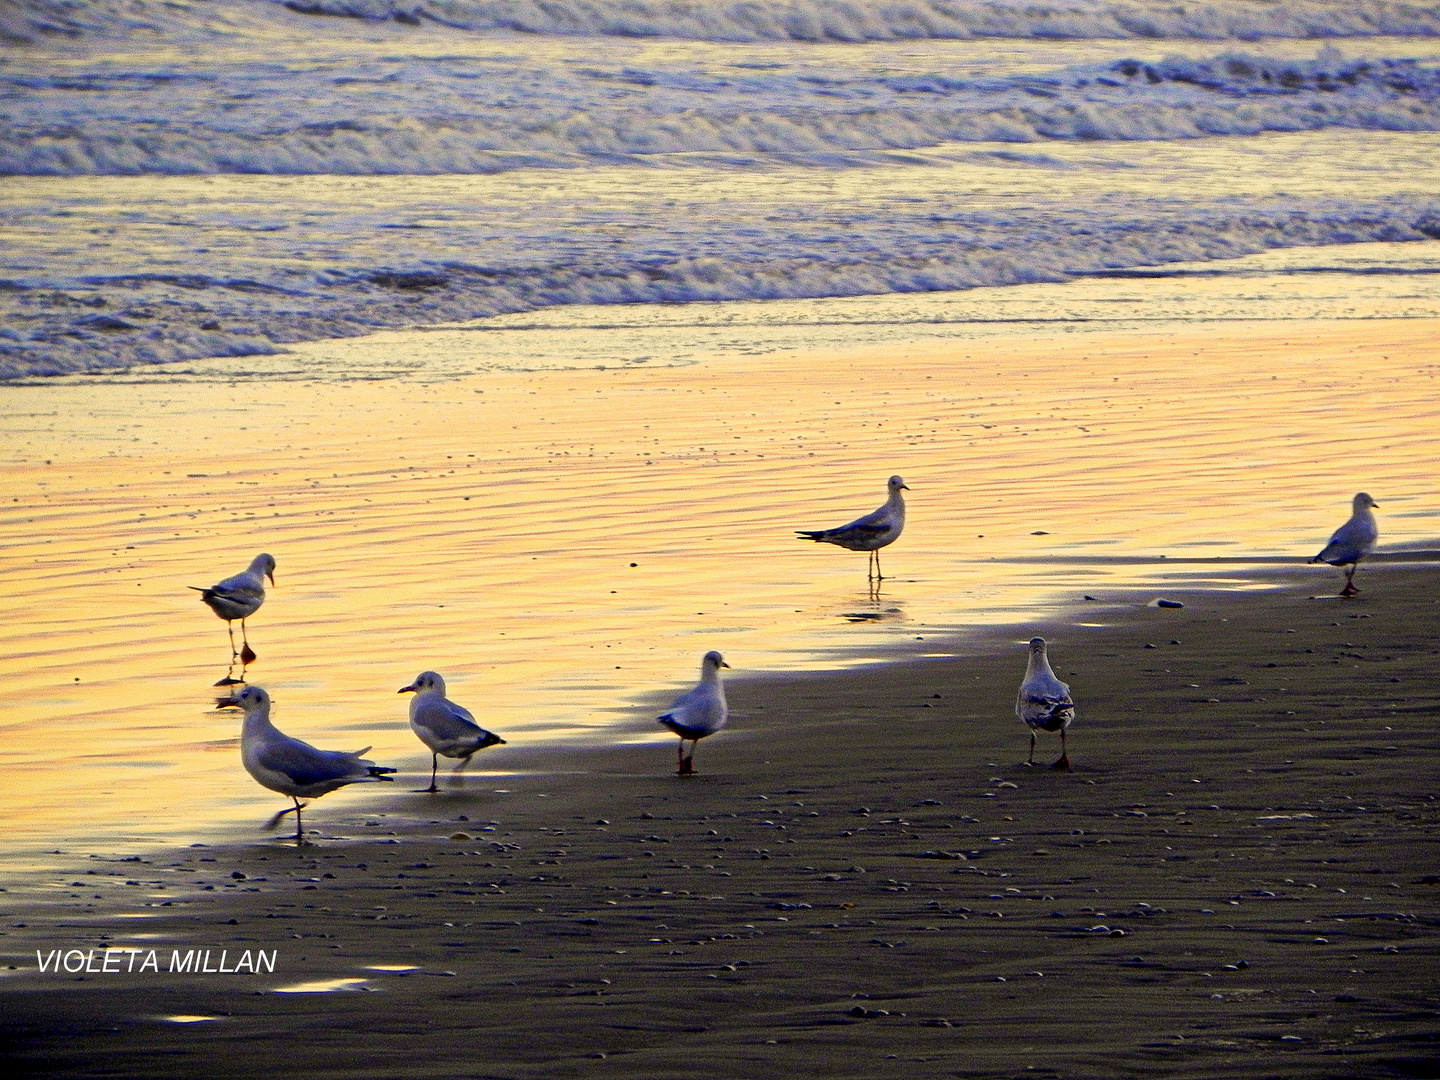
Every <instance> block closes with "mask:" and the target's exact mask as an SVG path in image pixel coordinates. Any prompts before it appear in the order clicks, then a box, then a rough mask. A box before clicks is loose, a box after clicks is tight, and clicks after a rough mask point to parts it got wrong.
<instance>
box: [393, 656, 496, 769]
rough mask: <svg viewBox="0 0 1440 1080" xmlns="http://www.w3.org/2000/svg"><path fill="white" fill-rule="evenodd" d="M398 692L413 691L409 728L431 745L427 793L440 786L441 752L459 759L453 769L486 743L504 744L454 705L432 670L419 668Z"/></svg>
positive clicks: (488, 744) (410, 692) (468, 759)
mask: <svg viewBox="0 0 1440 1080" xmlns="http://www.w3.org/2000/svg"><path fill="white" fill-rule="evenodd" d="M396 693H397V694H414V695H415V696H414V697H413V698H411V699H410V730H411V731H413V732H415V734H416V736H418V737H419V739H420V741H421V742H423V743H424V744H425V745H426V746H428V747H429V748H430V786H429V787H428V788H425V789H424V790H425V791H426V792H436V791H439V790H440V789H439V788H438V787H437V786H436V785H435V773H436V771H437V770H438V769H439V768H440V755H441V754H444V755H445V756H446V757H452V758H460V759H461V761H460V764H459V765H458V766H456V768H455V771H456V772H459V771H460V770H461V769H463V768H465V766H466V765H468V764H470V755H471V754H474V753H475V752H476V751H478V750H483V749H485V747H487V746H503V745H504V744H505V740H504V739H502V738H500V736H499V735H496V734H495V733H494V732H490V731H486V730H485V729H484V728H482V727H481V726H480V725H479V724H477V723H476V722H475V717H473V716H472V715H470V710H468V709H465V708H462V707H461V706H459V705H456V704H455V703H454V702H453V701H451V700H450V699H449V698H447V697H446V696H445V680H444V679H442V678H441V677H440V676H439V675H438V674H436V673H435V672H433V671H422V672H421V673H420V674H419V675H417V676H415V681H414V682H413V683H411V684H410V685H409V686H402V687H401V688H400V689H399V690H397V691H396Z"/></svg>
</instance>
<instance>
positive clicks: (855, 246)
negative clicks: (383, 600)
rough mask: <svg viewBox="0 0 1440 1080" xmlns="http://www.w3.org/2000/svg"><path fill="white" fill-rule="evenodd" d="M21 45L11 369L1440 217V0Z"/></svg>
mask: <svg viewBox="0 0 1440 1080" xmlns="http://www.w3.org/2000/svg"><path fill="white" fill-rule="evenodd" d="M0 33H3V34H5V35H6V36H8V37H9V38H10V39H11V42H10V44H9V45H8V46H7V47H6V48H5V49H4V51H3V53H0V95H3V101H4V112H5V117H6V123H5V124H4V125H3V127H0V174H4V175H5V182H4V183H3V185H0V229H3V232H4V236H5V243H4V245H3V248H0V377H8V378H16V377H24V376H32V375H42V376H43V375H51V374H59V373H66V372H93V371H101V370H107V369H109V370H113V369H117V368H122V369H123V368H126V367H130V366H133V365H141V364H158V363H166V362H171V361H179V360H190V359H197V358H203V357H209V356H260V355H274V354H276V353H279V352H281V351H283V350H284V349H285V347H286V346H288V345H290V344H293V343H295V342H299V341H307V340H319V339H325V338H334V337H343V336H353V335H358V334H364V333H369V332H373V331H375V330H382V329H395V328H403V327H409V326H420V325H434V324H437V323H443V322H451V321H456V320H463V319H474V318H482V317H486V316H493V315H503V314H514V313H518V312H528V311H535V310H537V309H543V308H550V307H556V306H561V305H573V304H615V303H631V304H633V303H656V302H675V301H694V300H749V299H796V298H806V297H835V296H860V295H874V294H895V293H919V292H934V291H944V290H963V289H971V288H975V287H982V286H1001V285H1012V284H1033V283H1037V282H1059V281H1066V280H1072V279H1074V278H1076V277H1078V276H1083V275H1090V274H1096V273H1105V272H1110V271H1115V270H1124V269H1130V268H1136V267H1154V266H1163V265H1166V264H1171V263H1176V262H1191V261H1197V260H1220V259H1228V258H1233V257H1236V256H1243V255H1247V254H1251V253H1256V252H1261V251H1265V250H1273V249H1281V248H1290V247H1295V246H1301V245H1304V246H1313V245H1338V244H1350V243H1356V242H1376V241H1379V242H1396V241H1412V240H1423V239H1426V238H1430V237H1435V236H1437V235H1440V192H1437V188H1436V184H1435V182H1434V177H1435V166H1436V164H1437V162H1440V135H1437V132H1440V5H1437V4H1396V3H1389V2H1373V0H1361V2H1349V3H1329V2H1323V3H1322V2H1311V3H1270V2H1224V0H1222V2H1216V3H1210V4H1206V5H1203V6H1188V5H1187V6H1179V5H1174V4H1172V3H1168V2H1167V3H1159V2H1150V0H1137V2H1130V3H1109V2H1091V0H1077V2H1075V3H1069V4H1066V5H1063V6H1044V5H1032V4H1012V3H973V2H963V0H952V2H933V0H932V2H929V3H923V2H915V3H865V2H848V3H815V2H812V3H781V2H763V3H744V4H740V3H707V2H694V3H667V4H658V3H656V4H652V3H643V2H625V3H617V2H604V0H602V2H595V3H585V4H565V3H556V4H549V3H547V4H544V5H536V4H530V3H523V2H510V0H450V2H446V3H424V2H422V3H415V2H399V0H396V2H391V0H316V2H313V3H312V2H309V0H304V2H298V0H297V2H292V3H288V4H281V3H275V2H271V0H205V2H198V0H197V2H188V3H187V2H173V3H164V4H157V3H149V2H144V0H127V2H120V0H101V2H96V0H88V2H87V0H66V2H63V3H62V2H59V0H20V3H19V4H18V5H12V6H11V7H9V8H7V9H6V13H5V15H4V22H3V23H0ZM1395 268H1396V269H1399V270H1405V269H1414V268H1413V267H1409V266H1408V264H1407V263H1406V261H1405V259H1404V258H1403V257H1402V258H1401V259H1400V260H1399V262H1398V263H1397V264H1396V267H1395Z"/></svg>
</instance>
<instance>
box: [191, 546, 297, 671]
mask: <svg viewBox="0 0 1440 1080" xmlns="http://www.w3.org/2000/svg"><path fill="white" fill-rule="evenodd" d="M267 577H268V578H269V579H270V584H271V585H274V584H275V560H274V558H272V557H271V556H269V555H256V556H255V558H253V559H251V560H250V566H249V567H248V568H247V569H246V570H245V571H244V572H243V573H239V574H236V575H235V576H234V577H227V578H226V579H225V580H224V581H220V582H216V583H215V584H214V585H211V586H210V587H209V588H208V589H202V588H201V587H200V586H199V585H189V586H186V587H187V588H190V589H194V590H195V591H196V592H198V593H199V594H200V599H201V600H203V601H204V602H205V603H206V604H208V605H209V607H210V610H211V611H213V612H215V614H216V615H219V616H220V618H222V619H224V620H225V629H226V630H228V631H229V632H230V661H231V663H232V664H233V663H234V661H235V657H236V656H238V657H240V659H241V660H242V661H243V662H244V663H246V664H248V663H250V661H252V660H254V659H255V650H254V649H252V648H250V641H249V639H247V638H246V637H245V620H246V619H248V618H249V617H250V616H251V615H254V614H255V612H257V611H259V610H260V605H261V604H263V603H265V578H267ZM236 619H239V620H240V639H241V640H242V641H244V643H245V647H244V649H243V650H241V651H240V652H238V653H237V652H236V651H235V628H234V627H233V626H232V625H231V623H232V622H234V620H236Z"/></svg>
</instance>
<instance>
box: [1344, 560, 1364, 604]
mask: <svg viewBox="0 0 1440 1080" xmlns="http://www.w3.org/2000/svg"><path fill="white" fill-rule="evenodd" d="M1359 568H1360V564H1359V563H1351V564H1350V569H1349V570H1347V571H1345V588H1343V589H1341V590H1340V595H1341V596H1354V595H1355V594H1356V593H1358V592H1359V591H1360V590H1359V589H1357V588H1356V587H1355V571H1356V570H1358V569H1359Z"/></svg>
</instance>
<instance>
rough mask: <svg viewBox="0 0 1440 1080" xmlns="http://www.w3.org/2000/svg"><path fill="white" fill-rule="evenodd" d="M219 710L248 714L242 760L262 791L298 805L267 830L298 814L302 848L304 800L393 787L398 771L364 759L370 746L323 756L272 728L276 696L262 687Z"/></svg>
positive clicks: (221, 702)
mask: <svg viewBox="0 0 1440 1080" xmlns="http://www.w3.org/2000/svg"><path fill="white" fill-rule="evenodd" d="M215 707H216V708H217V709H244V710H245V723H244V725H243V726H242V727H241V729H240V760H242V761H243V762H244V763H245V769H246V771H247V772H249V773H250V775H251V776H253V777H254V778H255V779H256V781H257V782H258V783H259V784H260V785H261V786H262V787H267V788H269V789H270V790H271V791H278V792H280V794H282V795H289V796H290V798H291V799H293V800H294V802H295V805H294V806H292V807H287V808H286V809H284V810H281V811H280V812H279V813H278V814H276V815H275V816H274V817H273V818H271V819H270V823H269V824H268V825H267V826H266V828H269V829H273V828H274V827H275V826H276V825H278V824H279V823H280V819H281V818H282V817H284V816H285V815H286V814H288V813H290V812H291V811H292V810H293V811H294V812H295V846H296V847H299V846H300V845H301V844H303V843H305V836H304V833H303V832H302V831H301V827H300V811H301V810H302V809H304V808H305V807H306V806H309V805H310V804H309V803H302V802H301V801H300V799H301V798H302V797H303V798H306V799H318V798H319V797H320V796H321V795H324V794H326V793H327V792H330V791H334V790H335V789H336V788H341V787H344V786H345V785H346V784H370V783H374V782H376V781H378V780H387V781H388V780H389V779H390V777H388V776H386V775H385V774H386V773H393V772H394V771H395V770H394V769H392V768H389V767H388V766H385V765H376V764H375V763H374V762H373V761H366V760H365V759H364V758H362V757H361V756H360V755H361V754H363V753H365V752H366V751H367V750H369V749H370V747H368V746H367V747H365V749H364V750H356V751H355V752H354V753H353V754H347V753H346V752H345V751H343V750H317V749H315V747H313V746H311V745H310V744H309V743H306V742H301V741H300V740H299V739H292V738H291V737H290V736H289V735H286V734H285V733H284V732H282V731H280V730H279V729H278V728H277V727H276V726H275V725H274V724H272V723H271V722H270V695H269V694H267V693H266V692H265V691H264V690H262V689H260V687H258V686H247V687H246V688H245V689H244V690H241V691H240V693H238V694H236V695H235V696H234V697H227V698H220V699H219V700H218V701H216V702H215Z"/></svg>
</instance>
